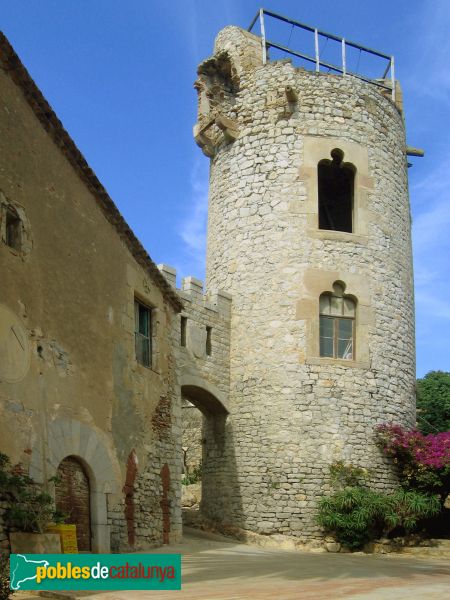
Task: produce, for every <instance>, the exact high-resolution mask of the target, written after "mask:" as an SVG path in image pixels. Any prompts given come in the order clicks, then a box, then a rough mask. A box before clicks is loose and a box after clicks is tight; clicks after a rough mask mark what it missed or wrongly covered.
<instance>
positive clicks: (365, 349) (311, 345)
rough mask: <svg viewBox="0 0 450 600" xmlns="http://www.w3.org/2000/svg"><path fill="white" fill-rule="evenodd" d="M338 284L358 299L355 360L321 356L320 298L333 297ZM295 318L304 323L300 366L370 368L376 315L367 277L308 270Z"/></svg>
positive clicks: (347, 293) (305, 274)
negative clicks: (334, 286)
mask: <svg viewBox="0 0 450 600" xmlns="http://www.w3.org/2000/svg"><path fill="white" fill-rule="evenodd" d="M348 235H351V234H348ZM335 282H343V283H345V294H346V295H347V296H350V297H351V298H356V299H357V303H356V314H355V331H354V338H355V348H356V352H355V353H354V358H353V360H348V359H342V358H329V357H325V356H320V343H319V340H320V319H319V315H320V304H319V303H320V296H321V295H322V294H323V293H327V292H328V293H330V294H333V284H334V283H335ZM295 318H296V320H299V321H303V322H304V332H305V344H304V348H305V349H304V351H302V352H300V354H299V362H300V363H304V364H310V365H334V366H343V367H349V368H361V369H367V368H369V367H370V352H369V330H370V329H371V328H373V327H375V313H374V310H373V308H372V300H371V296H370V292H369V290H368V286H367V277H365V276H363V275H359V274H355V273H344V272H341V271H325V270H320V269H313V268H309V269H306V271H305V272H304V275H303V282H302V298H301V299H299V300H298V301H297V305H296V317H295Z"/></svg>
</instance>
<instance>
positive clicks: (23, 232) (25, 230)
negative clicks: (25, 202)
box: [0, 190, 32, 258]
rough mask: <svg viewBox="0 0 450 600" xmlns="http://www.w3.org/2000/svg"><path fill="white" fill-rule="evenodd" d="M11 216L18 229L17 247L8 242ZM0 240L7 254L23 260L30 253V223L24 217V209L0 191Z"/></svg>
mask: <svg viewBox="0 0 450 600" xmlns="http://www.w3.org/2000/svg"><path fill="white" fill-rule="evenodd" d="M11 215H13V216H14V217H15V218H16V220H17V227H18V228H19V231H18V235H17V237H18V238H19V244H18V247H15V246H14V245H12V244H11V243H10V242H9V240H8V232H7V225H8V216H11ZM0 238H1V241H2V242H3V244H2V245H3V247H5V248H7V249H8V250H9V252H10V253H11V254H13V255H15V256H21V257H23V258H25V257H26V256H28V254H29V253H30V251H31V248H32V239H31V230H30V223H29V221H28V219H27V217H26V215H25V210H24V208H23V207H22V206H21V205H20V204H18V203H17V202H12V201H11V200H9V199H8V198H7V197H6V196H5V194H4V193H3V192H2V191H1V190H0Z"/></svg>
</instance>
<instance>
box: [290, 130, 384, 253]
mask: <svg viewBox="0 0 450 600" xmlns="http://www.w3.org/2000/svg"><path fill="white" fill-rule="evenodd" d="M335 149H338V150H340V151H341V152H342V153H343V155H344V156H343V161H344V162H345V163H350V164H351V165H353V167H354V168H355V179H354V187H353V231H352V232H351V233H350V232H346V231H335V230H329V229H319V190H318V187H319V186H318V176H317V169H318V165H319V162H321V161H322V160H328V159H330V157H331V152H332V151H333V150H335ZM300 179H301V180H302V181H303V183H304V185H305V187H306V201H305V203H304V207H303V209H302V210H301V211H300V212H305V213H306V220H307V234H308V236H309V237H312V238H316V239H327V240H336V241H346V242H348V241H353V242H358V243H361V244H367V243H368V228H367V225H368V220H369V219H368V217H369V209H368V193H369V192H370V191H371V190H373V188H374V181H373V177H371V176H370V175H369V159H368V150H367V147H366V146H363V145H362V144H357V143H355V142H351V141H348V140H345V139H341V138H331V137H320V136H305V137H304V142H303V164H302V166H301V168H300Z"/></svg>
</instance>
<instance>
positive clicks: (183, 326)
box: [180, 317, 187, 348]
mask: <svg viewBox="0 0 450 600" xmlns="http://www.w3.org/2000/svg"><path fill="white" fill-rule="evenodd" d="M186 330H187V317H181V329H180V332H181V338H180V344H181V346H183V348H185V347H186Z"/></svg>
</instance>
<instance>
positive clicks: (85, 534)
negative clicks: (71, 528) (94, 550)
mask: <svg viewBox="0 0 450 600" xmlns="http://www.w3.org/2000/svg"><path fill="white" fill-rule="evenodd" d="M90 502H91V491H90V485H89V477H88V475H87V473H86V470H85V468H84V467H83V464H82V463H81V461H80V460H78V459H77V458H76V457H75V456H67V457H66V458H65V459H64V460H62V461H61V462H60V464H59V466H58V469H57V472H56V483H55V503H56V509H57V510H58V511H60V512H62V513H64V514H66V515H67V518H66V523H71V524H73V525H76V526H77V542H78V550H79V551H80V552H90V551H91V508H90Z"/></svg>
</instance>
